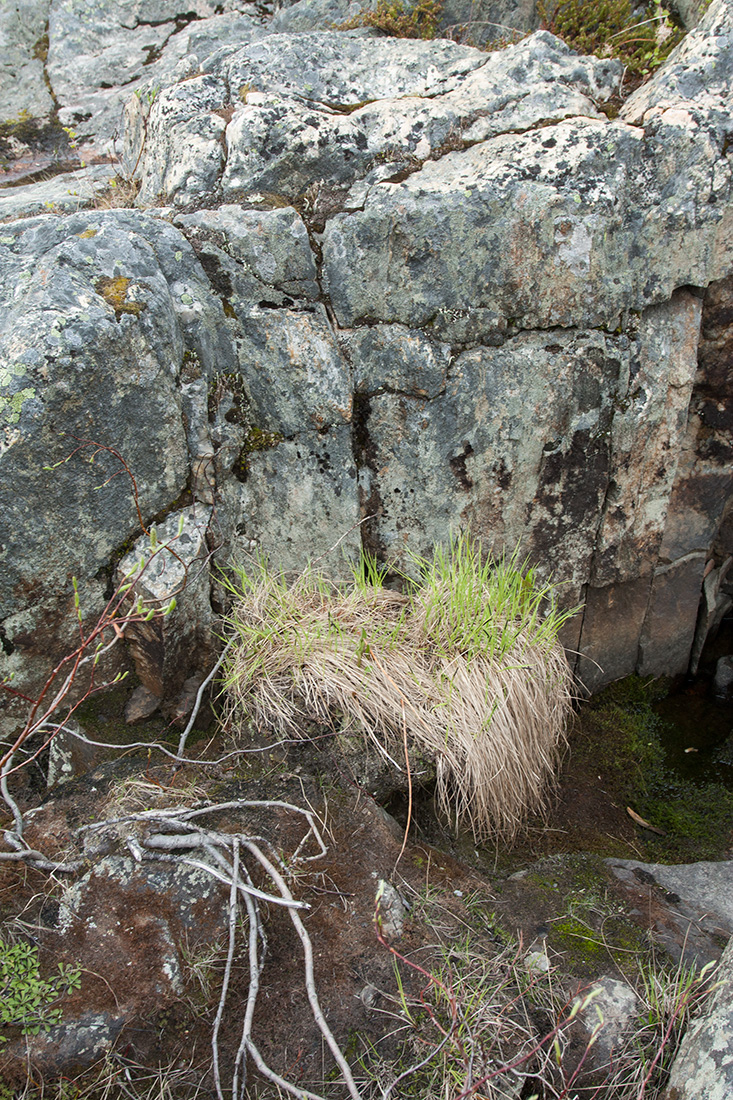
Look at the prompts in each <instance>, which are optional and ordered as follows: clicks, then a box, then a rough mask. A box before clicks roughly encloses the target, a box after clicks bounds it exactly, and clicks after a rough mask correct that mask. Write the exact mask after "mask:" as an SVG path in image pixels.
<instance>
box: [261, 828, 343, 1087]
mask: <svg viewBox="0 0 733 1100" xmlns="http://www.w3.org/2000/svg"><path fill="white" fill-rule="evenodd" d="M243 843H244V847H245V848H247V849H248V851H250V852H251V853H252V855H253V856H254V857H255V859H256V860H257V861H258V862H259V863H260V864H261V865H262V866H263V867H264V869H265V870H266V871H267V873H268V875H269V876H270V878H271V879H272V881H273V882H274V883H275V885H276V886H277V888H278V890H279V891H280V893H281V894H282V896H283V897H285V898H292V894H291V893H290V890H289V889H288V886H287V883H286V882H285V880H284V879H283V877H282V875H281V874H280V873H279V871H278V870H277V869H276V868H275V867H274V866H273V865H272V863H271V862H270V861H269V859H267V857H266V856H265V855H264V854H263V853H262V852H261V851H260V850H259V848H257V846H256V845H254V844H251V843H250V842H249V841H246V840H245V841H244V842H243ZM288 914H289V916H290V919H291V921H292V922H293V925H294V926H295V931H296V932H297V933H298V936H299V937H300V942H301V943H302V945H303V955H304V958H305V989H306V993H307V994H308V1001H309V1003H310V1006H311V1012H312V1013H313V1019H314V1020H315V1021H316V1024H317V1025H318V1028H319V1030H320V1032H321V1034H322V1035H323V1037H324V1039H325V1040H326V1043H327V1044H328V1047H329V1049H330V1051H331V1053H332V1054H333V1056H334V1058H335V1060H336V1063H337V1065H338V1067H339V1069H340V1070H341V1073H342V1075H343V1078H344V1081H345V1083H346V1087H347V1089H348V1090H349V1095H350V1096H351V1097H352V1100H361V1093H360V1092H359V1090H358V1089H357V1087H356V1083H355V1082H354V1078H353V1076H352V1073H351V1069H350V1067H349V1063H348V1062H347V1061H346V1059H345V1058H344V1056H343V1054H342V1053H341V1049H340V1047H339V1045H338V1043H337V1042H336V1040H335V1038H334V1036H333V1032H332V1031H331V1029H330V1027H329V1026H328V1024H327V1023H326V1018H325V1016H324V1015H323V1010H322V1009H321V1006H320V1004H319V1002H318V994H317V993H316V983H315V976H314V972H313V944H312V943H311V939H310V936H309V935H308V932H307V930H306V927H305V925H304V924H303V922H302V920H301V919H300V917H299V916H298V914H297V913H296V912H295V910H294V909H288Z"/></svg>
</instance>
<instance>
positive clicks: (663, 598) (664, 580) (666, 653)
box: [637, 554, 705, 676]
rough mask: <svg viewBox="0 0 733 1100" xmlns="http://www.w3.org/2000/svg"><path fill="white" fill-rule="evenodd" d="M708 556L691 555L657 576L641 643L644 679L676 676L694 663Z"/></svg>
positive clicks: (640, 664) (662, 570) (640, 650)
mask: <svg viewBox="0 0 733 1100" xmlns="http://www.w3.org/2000/svg"><path fill="white" fill-rule="evenodd" d="M704 574H705V556H704V555H701V554H691V555H690V556H689V557H687V558H682V559H680V561H678V562H675V563H674V564H673V565H669V566H660V567H659V568H658V569H657V570H656V571H655V574H654V580H653V581H652V589H651V595H650V597H649V608H648V610H647V614H646V618H645V620H644V627H643V630H642V634H641V638H640V640H639V659H638V664H637V671H638V672H639V674H640V675H641V676H676V675H678V674H679V673H682V672H685V671H686V670H687V668H688V665H689V661H690V654H691V652H692V646H693V642H694V640H695V627H696V625H697V615H698V608H699V604H700V591H701V589H702V583H703V577H704Z"/></svg>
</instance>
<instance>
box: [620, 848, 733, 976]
mask: <svg viewBox="0 0 733 1100" xmlns="http://www.w3.org/2000/svg"><path fill="white" fill-rule="evenodd" d="M606 862H607V864H608V866H609V868H610V869H611V871H612V872H613V873H614V875H616V877H617V878H618V879H619V881H620V882H621V883H622V884H623V886H624V889H625V892H627V893H628V894H630V895H632V896H633V895H636V896H637V899H638V902H639V904H641V906H642V907H643V908H642V912H643V913H644V915H645V917H646V918H647V919H651V920H652V930H653V933H654V935H655V937H656V938H657V939H658V940H659V941H660V942H661V943H662V945H663V946H664V947H665V948H666V949H667V950H668V951H669V952H670V954H672V956H673V957H674V958H680V957H684V958H686V959H687V960H688V961H690V960H694V961H696V962H697V963H698V964H699V965H700V966H701V965H703V964H704V963H706V962H709V961H711V960H714V959H717V958H719V956H720V950H721V941H722V940H725V939H728V937H730V936H731V935H733V861H726V862H720V863H709V862H700V863H681V864H678V865H674V866H667V865H665V864H662V863H638V862H636V861H635V860H628V859H609V860H607V861H606Z"/></svg>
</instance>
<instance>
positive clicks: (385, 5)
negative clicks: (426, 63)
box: [338, 0, 443, 39]
mask: <svg viewBox="0 0 733 1100" xmlns="http://www.w3.org/2000/svg"><path fill="white" fill-rule="evenodd" d="M442 11H443V5H442V3H441V2H440V0H417V2H416V3H414V4H406V3H405V2H404V0H378V2H377V6H376V7H375V8H362V9H361V11H359V12H357V14H356V15H355V16H354V17H353V18H352V19H349V20H348V21H347V22H346V23H342V24H341V25H340V26H339V28H338V29H339V30H353V29H354V28H355V27H374V28H375V29H376V30H379V31H382V32H383V33H384V34H387V35H389V36H390V37H391V38H426V39H427V38H435V37H436V36H437V34H438V24H439V22H440V16H441V14H442Z"/></svg>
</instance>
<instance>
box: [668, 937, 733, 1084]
mask: <svg viewBox="0 0 733 1100" xmlns="http://www.w3.org/2000/svg"><path fill="white" fill-rule="evenodd" d="M714 980H715V981H716V983H719V984H718V988H717V989H716V991H715V993H714V994H713V997H712V1000H711V1002H710V1003H709V1005H707V1006H706V1008H705V1011H704V1012H703V1014H702V1016H700V1017H699V1018H698V1019H697V1020H694V1021H693V1022H692V1023H691V1024H690V1026H689V1028H688V1031H687V1033H686V1035H685V1036H684V1038H683V1040H682V1043H681V1045H680V1049H679V1051H678V1053H677V1057H676V1058H675V1060H674V1064H673V1065H672V1070H671V1073H670V1076H669V1086H668V1089H667V1094H666V1100H728V1097H729V1096H730V1095H731V1093H732V1092H733V940H731V941H730V942H729V944H728V946H727V947H726V949H725V951H724V952H723V957H722V959H721V960H720V967H719V969H718V970H717V972H716V973H715V975H714Z"/></svg>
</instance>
